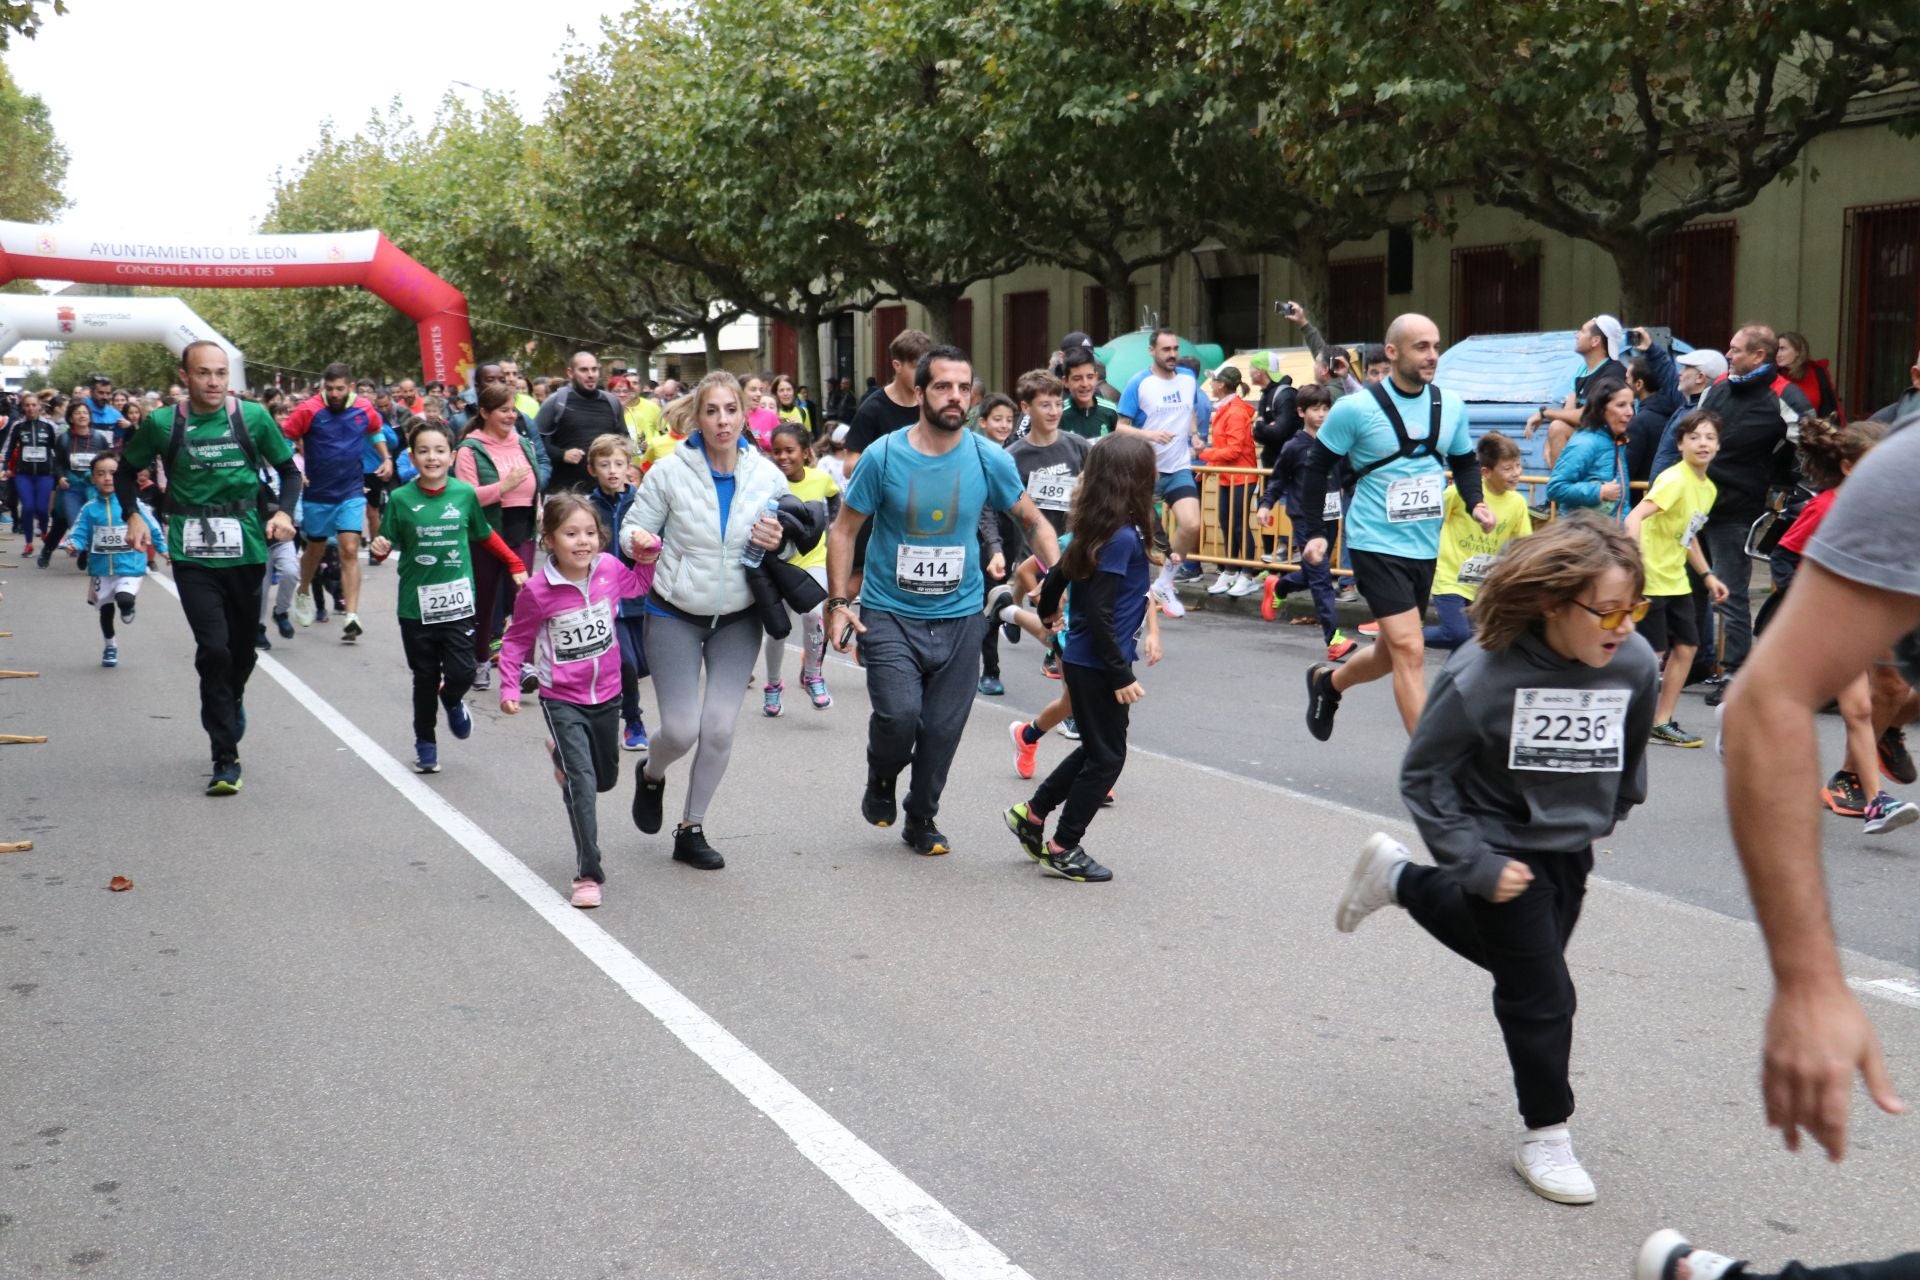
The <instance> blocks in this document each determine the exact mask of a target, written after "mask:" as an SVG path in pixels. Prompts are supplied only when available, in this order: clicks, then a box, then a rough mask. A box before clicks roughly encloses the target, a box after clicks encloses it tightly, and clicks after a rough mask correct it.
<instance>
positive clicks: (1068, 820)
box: [1027, 661, 1131, 849]
mask: <svg viewBox="0 0 1920 1280" xmlns="http://www.w3.org/2000/svg"><path fill="white" fill-rule="evenodd" d="M1060 676H1061V680H1062V682H1063V683H1064V684H1065V685H1066V686H1067V696H1068V697H1069V698H1070V699H1071V700H1072V702H1073V723H1074V725H1075V727H1077V728H1078V729H1079V730H1080V745H1079V746H1078V747H1075V748H1074V750H1073V751H1072V752H1071V753H1070V754H1068V756H1067V758H1066V759H1064V760H1062V761H1061V762H1060V763H1059V765H1058V766H1056V767H1055V768H1054V771H1053V772H1052V773H1050V774H1048V775H1047V779H1046V781H1045V782H1042V783H1041V784H1040V789H1039V790H1038V791H1035V792H1034V793H1033V799H1032V800H1029V801H1028V802H1027V809H1028V811H1029V812H1031V813H1032V814H1033V816H1034V817H1036V818H1044V817H1046V815H1047V814H1049V813H1052V812H1053V811H1054V810H1055V809H1056V808H1059V806H1060V805H1061V804H1063V803H1064V804H1065V805H1066V808H1065V809H1063V810H1061V813H1060V823H1059V825H1058V826H1056V827H1055V828H1054V831H1053V838H1054V840H1055V842H1057V843H1058V844H1059V845H1060V847H1061V848H1062V849H1071V848H1073V846H1075V845H1076V844H1079V843H1080V840H1081V838H1082V837H1083V836H1085V835H1086V834H1087V824H1088V823H1090V822H1092V821H1093V815H1094V814H1096V813H1098V812H1100V806H1101V805H1102V804H1104V803H1106V799H1107V793H1108V792H1109V791H1112V790H1113V784H1114V783H1116V782H1118V781H1120V770H1121V769H1123V768H1125V767H1126V763H1127V719H1128V712H1129V711H1130V710H1131V708H1129V707H1128V706H1127V704H1126V703H1124V702H1121V701H1120V700H1119V699H1117V698H1115V697H1114V696H1113V682H1112V681H1111V680H1109V679H1108V678H1107V672H1106V668H1104V667H1099V668H1095V667H1083V666H1081V665H1080V664H1078V663H1075V662H1066V661H1062V662H1061V663H1060Z"/></svg>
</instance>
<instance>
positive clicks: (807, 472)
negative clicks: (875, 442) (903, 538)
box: [760, 374, 840, 716]
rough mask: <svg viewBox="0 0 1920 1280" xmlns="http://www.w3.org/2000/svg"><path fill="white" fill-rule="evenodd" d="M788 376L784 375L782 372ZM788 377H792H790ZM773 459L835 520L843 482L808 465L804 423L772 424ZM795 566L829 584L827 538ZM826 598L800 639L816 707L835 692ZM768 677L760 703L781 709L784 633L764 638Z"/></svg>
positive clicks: (803, 683)
mask: <svg viewBox="0 0 1920 1280" xmlns="http://www.w3.org/2000/svg"><path fill="white" fill-rule="evenodd" d="M781 376H782V377H785V375H784V374H783V375H781ZM789 382H790V380H789ZM767 456H768V457H769V458H770V459H772V460H773V465H774V466H776V467H778V468H780V474H781V475H784V476H785V477H786V478H787V490H788V492H790V493H792V494H793V496H794V497H796V498H798V499H800V500H801V501H802V502H817V503H819V504H820V505H822V506H823V507H825V508H826V509H827V522H828V523H829V524H831V523H832V522H833V518H834V516H836V515H838V514H839V510H840V486H839V485H837V484H835V483H834V482H833V478H832V477H831V476H829V475H828V474H827V473H826V472H824V471H822V470H820V468H818V467H810V466H808V465H807V459H808V458H810V457H812V456H813V451H812V448H811V445H810V443H809V441H808V437H807V428H806V425H805V424H804V423H800V422H793V421H788V420H785V419H783V420H782V421H781V423H780V425H779V426H777V427H775V428H774V429H773V444H772V447H771V448H770V449H769V450H768V451H767ZM788 563H789V564H791V565H792V566H793V567H794V568H796V569H805V570H806V571H807V575H808V576H809V577H811V578H812V579H813V580H814V581H815V582H818V583H819V584H820V585H821V586H822V587H824V586H826V585H827V540H826V539H825V538H822V539H821V540H820V541H819V543H817V544H816V545H815V546H814V548H813V550H811V551H803V552H799V553H797V554H795V555H794V557H793V558H792V559H791V560H789V561H788ZM824 609H825V606H824V604H821V605H816V606H815V607H814V610H813V612H812V613H809V614H808V615H807V616H806V617H805V618H803V619H802V620H801V623H800V640H801V643H802V645H803V646H804V648H802V650H801V652H800V687H801V688H802V689H805V690H806V692H807V697H808V698H810V699H812V700H813V705H814V707H815V708H816V709H817V710H820V711H825V710H826V709H827V708H828V707H830V706H832V705H833V695H832V694H831V693H828V692H827V679H826V676H825V674H824V666H825V663H826V659H827V621H826V614H825V612H824ZM766 658H767V683H766V685H765V687H764V688H762V689H761V691H760V692H761V703H760V709H761V710H762V711H763V712H765V713H766V714H767V715H769V716H777V715H779V714H780V710H781V708H780V695H781V694H782V693H784V692H786V683H785V682H784V681H783V680H781V678H780V675H781V668H782V667H783V666H784V665H785V663H786V659H787V642H786V639H785V637H782V638H780V639H777V640H776V639H774V637H772V636H768V637H767V639H766Z"/></svg>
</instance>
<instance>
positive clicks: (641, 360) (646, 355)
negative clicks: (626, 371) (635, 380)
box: [633, 342, 653, 378]
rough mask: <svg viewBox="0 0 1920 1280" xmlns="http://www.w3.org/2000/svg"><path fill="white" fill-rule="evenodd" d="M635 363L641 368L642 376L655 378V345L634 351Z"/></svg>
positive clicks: (637, 348)
mask: <svg viewBox="0 0 1920 1280" xmlns="http://www.w3.org/2000/svg"><path fill="white" fill-rule="evenodd" d="M633 362H634V363H635V364H637V365H639V366H640V376H641V377H643V378H652V377H653V344H652V343H651V342H649V343H646V344H645V345H643V346H636V347H635V348H634V349H633Z"/></svg>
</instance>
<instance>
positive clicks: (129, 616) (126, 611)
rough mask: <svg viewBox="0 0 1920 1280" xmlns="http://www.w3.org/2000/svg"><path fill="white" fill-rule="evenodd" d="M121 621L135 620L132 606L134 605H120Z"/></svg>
mask: <svg viewBox="0 0 1920 1280" xmlns="http://www.w3.org/2000/svg"><path fill="white" fill-rule="evenodd" d="M120 621H122V622H132V621H133V606H132V605H130V604H123V605H121V606H120Z"/></svg>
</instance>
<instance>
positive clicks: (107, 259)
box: [0, 222, 473, 385]
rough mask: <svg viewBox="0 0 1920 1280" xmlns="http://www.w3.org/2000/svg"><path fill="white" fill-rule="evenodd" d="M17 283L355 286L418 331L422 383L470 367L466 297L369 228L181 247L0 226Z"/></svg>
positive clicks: (7, 274)
mask: <svg viewBox="0 0 1920 1280" xmlns="http://www.w3.org/2000/svg"><path fill="white" fill-rule="evenodd" d="M18 279H29V280H71V281H74V282H75V283H77V284H125V285H164V286H166V287H168V288H176V289H286V288H301V287H310V286H314V285H358V286H360V287H361V288H363V289H365V290H366V291H367V292H369V293H371V294H373V295H374V296H375V297H377V298H379V299H381V300H382V301H384V302H387V303H388V304H390V305H391V306H392V307H393V308H394V309H395V310H397V311H399V312H401V313H402V314H404V315H405V316H406V317H407V318H408V319H409V320H412V321H413V322H414V323H416V324H418V325H419V326H420V367H421V370H422V371H423V372H424V373H425V374H426V377H427V380H428V381H434V380H436V379H437V380H439V381H442V382H451V383H455V384H457V385H464V384H465V383H466V381H467V378H468V375H469V373H470V372H471V370H472V369H473V330H472V328H471V327H470V326H469V325H468V322H467V300H466V297H465V296H464V295H463V294H461V292H460V291H459V290H458V289H456V288H454V287H453V286H452V285H450V284H448V283H447V282H446V281H445V280H442V279H441V278H440V277H439V276H436V275H434V274H433V272H431V271H429V270H427V269H426V268H425V267H423V266H421V265H420V264H419V263H418V262H415V261H414V260H413V259H412V258H410V257H408V256H407V255H406V254H404V253H402V252H400V250H399V249H397V248H395V247H394V245H393V242H392V241H391V240H388V239H387V238H386V237H385V236H384V235H381V234H380V233H379V232H378V231H342V232H339V233H335V234H320V235H269V236H234V237H230V238H227V239H221V240H211V241H204V242H191V241H179V240H159V239H153V240H141V239H135V238H133V237H130V236H126V235H118V234H116V235H106V234H101V233H99V232H94V231H83V230H81V229H79V228H75V227H67V226H33V225H31V224H29V223H25V222H0V284H5V283H6V282H8V281H11V280H18Z"/></svg>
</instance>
